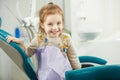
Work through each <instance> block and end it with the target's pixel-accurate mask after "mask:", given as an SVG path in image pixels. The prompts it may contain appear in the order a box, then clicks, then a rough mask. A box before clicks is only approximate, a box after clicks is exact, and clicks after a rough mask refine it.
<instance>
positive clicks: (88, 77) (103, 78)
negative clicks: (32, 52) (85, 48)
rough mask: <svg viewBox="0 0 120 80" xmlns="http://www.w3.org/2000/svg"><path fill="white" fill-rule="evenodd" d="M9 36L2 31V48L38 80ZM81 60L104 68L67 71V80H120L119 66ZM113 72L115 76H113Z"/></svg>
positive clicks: (24, 55)
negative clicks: (7, 37)
mask: <svg viewBox="0 0 120 80" xmlns="http://www.w3.org/2000/svg"><path fill="white" fill-rule="evenodd" d="M7 35H11V34H9V33H8V32H6V31H4V30H1V29H0V47H1V48H2V49H3V50H4V51H5V52H6V53H7V54H8V56H9V57H10V58H11V59H12V60H13V61H14V62H15V63H16V64H17V66H18V67H19V68H20V69H21V70H23V71H24V72H25V73H26V75H27V76H28V77H29V78H30V80H37V76H36V71H35V70H34V67H33V65H32V62H31V60H30V58H29V57H28V56H27V55H26V53H25V52H24V51H23V50H22V49H21V47H20V46H19V44H17V43H15V42H10V43H7V42H6V36H7ZM11 36H12V35H11ZM10 52H11V53H10ZM12 55H15V56H20V58H18V57H17V59H16V57H12ZM79 60H80V62H81V63H84V62H90V63H97V64H100V65H104V66H94V67H88V68H82V69H79V70H70V71H67V72H66V73H65V76H66V80H113V79H114V80H118V79H119V80H120V77H119V76H118V75H120V66H119V65H105V64H106V63H107V61H106V60H104V59H101V58H98V57H93V56H80V57H79ZM112 71H113V72H114V73H115V74H112ZM103 73H104V74H103ZM112 76H113V77H112ZM109 78H110V79H109Z"/></svg>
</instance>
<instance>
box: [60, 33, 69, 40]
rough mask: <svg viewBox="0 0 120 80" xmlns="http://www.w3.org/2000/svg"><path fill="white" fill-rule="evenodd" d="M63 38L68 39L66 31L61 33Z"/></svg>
mask: <svg viewBox="0 0 120 80" xmlns="http://www.w3.org/2000/svg"><path fill="white" fill-rule="evenodd" d="M62 38H63V39H70V35H69V34H68V33H62Z"/></svg>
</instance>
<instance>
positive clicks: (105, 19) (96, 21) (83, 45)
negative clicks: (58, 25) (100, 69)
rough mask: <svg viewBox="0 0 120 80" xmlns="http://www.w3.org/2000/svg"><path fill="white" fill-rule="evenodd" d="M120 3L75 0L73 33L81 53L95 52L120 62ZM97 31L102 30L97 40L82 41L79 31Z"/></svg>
mask: <svg viewBox="0 0 120 80" xmlns="http://www.w3.org/2000/svg"><path fill="white" fill-rule="evenodd" d="M119 4H120V0H77V1H74V0H71V25H72V28H71V30H72V37H73V41H74V42H75V46H76V48H77V50H78V51H79V52H78V53H79V55H95V56H98V57H103V58H105V59H106V60H108V61H109V62H110V63H111V64H112V63H120V60H119V59H118V58H120V57H119V56H120V54H119V53H120V51H119V49H118V47H119V44H120V43H119V42H120V41H119V40H118V39H120V36H119V34H120V23H119V21H120V15H119V14H120V5H119ZM96 31H101V33H100V35H99V36H98V37H97V38H96V39H95V40H93V41H86V42H85V41H84V42H80V38H79V36H78V33H79V32H96ZM108 43H109V44H108ZM113 44H115V45H113ZM117 44H118V45H117ZM102 46H106V48H105V49H103V47H102ZM93 47H94V48H93ZM109 49H110V50H109ZM100 52H101V53H100ZM108 56H110V57H108Z"/></svg>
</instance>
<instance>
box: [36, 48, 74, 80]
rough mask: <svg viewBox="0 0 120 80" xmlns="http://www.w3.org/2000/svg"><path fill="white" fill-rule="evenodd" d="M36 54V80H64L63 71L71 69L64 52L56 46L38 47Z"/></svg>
mask: <svg viewBox="0 0 120 80" xmlns="http://www.w3.org/2000/svg"><path fill="white" fill-rule="evenodd" d="M36 56H37V59H38V80H65V72H66V71H68V70H72V68H71V65H70V63H69V61H68V58H67V56H66V54H65V53H64V52H62V51H61V50H60V49H59V48H58V47H56V46H45V47H39V48H38V49H37V50H36Z"/></svg>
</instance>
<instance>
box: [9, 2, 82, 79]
mask: <svg viewBox="0 0 120 80" xmlns="http://www.w3.org/2000/svg"><path fill="white" fill-rule="evenodd" d="M39 17H40V24H39V34H38V35H37V36H36V37H35V38H34V39H33V40H32V41H31V43H30V45H29V46H28V47H27V49H25V47H24V44H23V43H22V41H20V40H19V39H17V38H14V37H11V36H8V37H7V41H8V42H10V41H14V42H17V43H19V44H20V46H21V47H22V48H23V49H24V50H25V51H26V53H27V55H28V56H32V55H33V54H36V57H37V60H38V74H37V75H38V80H65V72H66V71H67V70H72V69H79V68H81V65H80V62H79V60H78V57H77V55H76V53H75V51H74V48H73V46H72V42H71V39H70V36H69V34H67V33H65V32H63V28H64V27H63V26H64V16H63V11H62V10H61V8H60V7H59V6H58V5H56V4H53V3H48V4H47V5H45V6H43V7H42V8H41V10H40V12H39Z"/></svg>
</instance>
